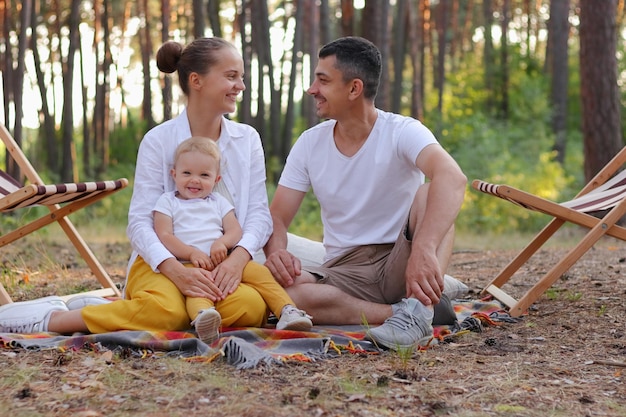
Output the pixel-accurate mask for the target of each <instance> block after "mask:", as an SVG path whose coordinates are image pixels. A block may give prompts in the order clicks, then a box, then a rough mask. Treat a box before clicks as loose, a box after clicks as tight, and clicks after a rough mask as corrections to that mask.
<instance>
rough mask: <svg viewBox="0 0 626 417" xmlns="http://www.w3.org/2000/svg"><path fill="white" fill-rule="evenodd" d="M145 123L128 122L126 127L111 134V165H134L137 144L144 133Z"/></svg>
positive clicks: (137, 148)
mask: <svg viewBox="0 0 626 417" xmlns="http://www.w3.org/2000/svg"><path fill="white" fill-rule="evenodd" d="M146 126H147V125H146V122H145V121H139V122H137V121H132V118H131V121H129V123H128V124H127V125H126V127H120V128H117V129H115V130H114V131H113V132H111V135H110V137H109V146H110V148H111V163H112V164H117V163H120V164H134V163H135V161H136V160H137V151H138V150H139V143H140V142H141V138H143V135H144V133H145V132H146V130H147V129H146Z"/></svg>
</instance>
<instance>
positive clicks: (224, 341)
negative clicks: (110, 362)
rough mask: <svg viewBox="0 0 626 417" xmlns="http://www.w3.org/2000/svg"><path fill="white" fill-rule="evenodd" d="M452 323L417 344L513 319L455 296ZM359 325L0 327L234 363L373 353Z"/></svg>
mask: <svg viewBox="0 0 626 417" xmlns="http://www.w3.org/2000/svg"><path fill="white" fill-rule="evenodd" d="M454 309H455V311H456V314H457V323H456V324H454V325H451V326H435V328H434V332H433V337H432V338H431V340H430V341H429V343H427V344H426V346H420V349H428V348H431V347H432V346H434V345H436V344H437V343H442V342H445V341H446V340H448V339H450V338H453V337H454V338H456V337H460V336H461V335H462V334H463V333H465V332H469V331H474V332H480V331H482V329H483V327H484V326H494V325H500V324H502V323H506V322H513V321H516V320H518V319H512V318H511V317H510V316H509V315H508V314H507V313H506V312H505V311H504V310H503V308H502V305H501V304H499V303H498V302H497V301H490V302H482V301H455V302H454ZM364 337H365V328H364V327H363V326H334V327H323V326H314V327H313V328H312V329H311V331H308V332H297V331H289V330H276V329H272V328H230V329H223V331H222V333H221V337H220V339H219V340H218V341H216V342H215V343H214V344H213V345H211V346H208V345H206V344H205V343H203V342H202V341H200V340H199V339H198V338H197V337H196V335H195V334H194V333H193V332H192V331H189V332H171V331H170V332H168V331H164V332H146V331H119V332H112V333H103V334H75V335H72V336H61V335H58V334H55V333H36V334H28V335H27V334H11V333H0V346H2V347H3V348H5V349H59V350H80V349H90V350H93V351H97V352H98V351H105V350H112V351H113V352H114V353H118V354H120V355H123V356H124V357H128V356H138V357H148V356H177V357H181V358H184V359H185V360H189V361H202V362H210V361H213V360H215V359H217V358H221V357H224V358H225V360H226V362H227V363H229V364H232V365H234V366H236V367H237V368H240V369H245V368H254V367H256V366H259V365H262V364H265V365H272V364H280V363H283V362H286V361H307V362H312V361H316V360H320V359H326V358H330V357H336V356H340V355H344V354H363V355H367V354H379V353H380V352H381V350H380V349H379V348H378V347H377V346H376V345H375V344H373V343H372V342H370V341H367V340H365V339H364Z"/></svg>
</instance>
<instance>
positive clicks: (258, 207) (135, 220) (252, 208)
mask: <svg viewBox="0 0 626 417" xmlns="http://www.w3.org/2000/svg"><path fill="white" fill-rule="evenodd" d="M157 66H158V67H159V69H160V70H161V71H163V72H165V73H173V72H174V71H178V78H179V83H180V87H181V89H182V91H183V93H184V94H185V95H186V96H187V100H188V102H187V108H186V109H185V110H184V111H183V112H182V113H181V114H180V115H179V116H178V117H176V118H175V119H172V120H169V121H166V122H164V123H163V124H161V125H159V126H156V127H155V128H153V129H152V130H150V131H149V132H148V133H146V135H145V136H144V138H143V140H142V142H141V145H140V147H139V153H138V156H137V166H136V171H135V183H134V190H133V197H132V200H131V203H130V209H129V214H128V229H127V233H128V237H129V239H130V242H131V245H132V247H133V254H132V256H131V259H130V262H129V269H128V277H127V282H126V286H125V299H124V300H119V301H115V302H112V303H105V304H101V305H87V306H84V305H85V304H90V303H91V302H92V300H90V299H80V298H79V299H77V300H75V301H74V302H72V303H69V302H68V304H70V305H69V307H70V308H71V309H68V306H67V305H65V303H63V302H62V301H61V300H60V299H59V298H58V297H47V298H44V299H40V300H33V301H27V302H23V303H13V304H10V305H7V306H3V307H0V332H21V333H29V332H38V331H51V332H58V333H72V332H77V331H80V332H85V331H89V332H91V333H104V332H110V331H115V330H184V329H188V328H189V326H190V322H189V317H188V315H187V312H186V309H185V296H190V297H208V298H211V299H212V300H214V301H215V302H216V303H215V306H216V309H217V310H218V311H219V313H220V315H221V317H222V325H223V326H226V327H230V326H260V325H261V324H262V323H263V320H264V317H265V313H266V310H265V303H264V302H263V299H262V298H261V296H260V295H259V293H258V292H256V291H255V290H254V289H252V288H251V287H249V286H246V285H245V284H241V285H240V282H241V275H242V271H243V268H244V267H245V265H246V264H247V263H248V261H249V260H250V259H251V254H254V253H255V252H257V251H258V250H259V249H261V248H262V247H263V245H264V244H265V243H266V241H267V239H268V237H269V235H270V234H271V230H272V220H271V217H270V214H269V209H268V203H267V193H266V188H265V165H264V155H263V148H262V146H261V141H260V138H259V135H258V133H257V132H256V131H255V130H254V129H253V128H252V127H250V126H248V125H245V124H241V123H236V122H233V121H230V120H228V119H226V118H225V117H224V115H225V114H228V113H232V112H234V111H235V109H236V102H237V97H238V96H239V94H240V93H241V92H242V91H243V90H244V89H245V85H244V82H243V76H244V72H243V60H242V58H241V55H240V54H239V53H238V52H237V50H236V49H235V48H234V46H233V45H231V44H230V43H228V42H226V41H224V40H222V39H219V38H200V39H196V40H194V41H193V42H191V43H190V44H189V45H188V46H186V47H185V48H183V47H182V46H181V45H180V44H178V43H175V42H167V43H165V44H163V45H162V46H161V48H160V49H159V51H158V52H157ZM190 136H204V137H209V138H218V139H217V143H218V145H219V147H220V150H221V152H222V155H223V165H222V167H221V171H222V177H223V180H222V181H220V185H221V186H220V187H216V191H217V192H220V193H221V194H222V195H224V196H225V197H226V198H227V199H228V200H230V201H231V202H232V204H233V206H234V207H235V213H236V215H237V218H238V220H239V222H240V223H241V226H242V229H243V237H242V238H241V240H240V241H239V243H238V245H236V246H235V248H234V249H233V250H232V252H231V253H230V255H229V256H228V258H227V259H226V260H225V261H224V262H222V263H221V264H220V265H219V266H218V267H217V268H215V269H214V270H213V271H210V272H209V271H206V270H204V269H201V268H188V267H185V266H184V265H183V264H181V263H180V262H179V261H178V260H176V258H175V257H174V256H173V255H172V254H171V253H170V252H169V251H168V250H167V249H166V248H165V247H164V246H163V244H162V243H161V242H160V240H159V238H158V237H157V235H156V233H155V232H154V227H153V223H152V209H153V207H154V205H155V202H156V200H157V199H158V198H159V196H160V195H161V194H163V192H167V191H173V190H174V189H175V185H174V181H173V179H172V177H171V176H170V175H169V173H170V169H171V168H172V164H173V159H174V151H175V149H176V147H177V146H178V145H179V144H180V143H181V142H182V141H183V140H185V139H187V138H189V137H190ZM83 306H84V308H83ZM74 308H76V309H74Z"/></svg>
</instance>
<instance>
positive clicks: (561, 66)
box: [548, 0, 569, 164]
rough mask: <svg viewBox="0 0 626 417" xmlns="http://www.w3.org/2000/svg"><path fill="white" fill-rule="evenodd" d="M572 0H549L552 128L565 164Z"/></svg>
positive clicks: (557, 158) (559, 159)
mask: <svg viewBox="0 0 626 417" xmlns="http://www.w3.org/2000/svg"><path fill="white" fill-rule="evenodd" d="M568 38H569V0H552V1H551V2H550V20H549V21H548V44H549V45H550V48H549V50H550V51H551V54H550V60H549V62H550V66H549V68H550V85H551V102H552V131H553V132H554V136H555V141H554V150H555V151H556V160H557V161H558V162H559V163H560V164H563V162H564V161H565V151H566V145H567V136H566V133H567V84H568V68H569V65H568V51H567V49H568V45H567V44H568Z"/></svg>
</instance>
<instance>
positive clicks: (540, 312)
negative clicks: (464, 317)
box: [0, 238, 626, 417]
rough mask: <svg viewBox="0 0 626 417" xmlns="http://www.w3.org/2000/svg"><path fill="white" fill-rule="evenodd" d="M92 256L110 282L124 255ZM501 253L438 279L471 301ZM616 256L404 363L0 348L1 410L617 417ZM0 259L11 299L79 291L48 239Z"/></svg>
mask: <svg viewBox="0 0 626 417" xmlns="http://www.w3.org/2000/svg"><path fill="white" fill-rule="evenodd" d="M524 241H525V240H524ZM94 250H95V251H96V253H97V254H98V256H99V258H100V259H101V261H102V262H103V263H104V264H105V265H106V266H107V268H108V269H109V270H110V271H111V272H112V273H113V276H114V277H115V279H116V280H118V281H120V282H121V281H122V280H123V273H124V269H125V266H126V265H125V264H126V256H127V255H128V246H127V244H126V243H125V242H116V243H108V244H107V243H104V242H96V243H95V244H94ZM513 253H514V252H513V251H512V250H510V249H506V250H504V249H503V250H488V249H475V248H472V249H459V250H457V251H456V253H455V254H454V256H453V262H452V263H453V264H452V270H451V273H452V274H453V275H455V276H457V277H458V278H460V279H462V280H463V281H464V282H466V283H467V284H468V285H469V286H470V287H471V288H472V290H473V293H472V294H470V296H471V297H474V298H475V297H476V296H477V294H476V292H477V291H478V290H479V289H480V288H481V287H482V285H484V284H485V283H486V281H487V279H488V278H489V277H491V276H493V275H494V274H495V273H496V272H497V271H498V270H499V269H500V268H501V267H502V266H503V265H504V264H505V263H506V262H507V261H508V260H509V259H510V258H511V256H512V255H513ZM563 254H564V250H563V249H559V248H551V249H549V250H547V251H542V252H541V253H540V254H539V255H538V257H537V259H536V260H535V261H534V262H533V264H532V266H529V267H528V268H526V269H525V270H524V272H523V276H521V277H520V279H519V280H517V281H516V285H512V286H511V287H510V292H512V293H513V294H514V295H519V294H520V293H521V292H522V291H523V290H524V289H525V287H526V285H527V284H525V281H526V280H528V279H531V278H532V277H535V276H537V275H538V274H540V273H541V272H543V271H545V270H546V269H547V268H548V267H549V266H550V265H551V263H552V262H554V261H555V260H556V259H558V258H559V257H561V256H563ZM625 256H626V244H624V243H623V242H615V241H613V240H606V241H603V242H601V244H599V245H597V246H596V248H594V250H592V251H590V252H589V253H588V254H587V255H585V257H584V258H583V259H582V260H581V261H580V262H578V263H577V264H576V265H575V266H574V267H573V268H572V269H571V270H570V271H569V272H568V273H567V274H566V276H564V277H563V279H562V280H560V281H559V282H558V283H557V284H556V285H555V286H554V287H553V289H551V290H550V291H549V292H548V293H546V295H544V296H543V297H542V298H541V299H540V301H539V302H538V303H537V305H536V308H535V309H534V310H533V311H531V312H530V314H529V315H528V316H526V317H525V318H524V320H523V321H522V322H521V323H517V324H508V325H504V326H500V327H490V328H487V329H485V331H484V332H483V333H472V334H467V335H464V336H462V337H460V338H458V339H457V340H455V341H453V342H451V343H448V344H442V345H439V346H436V347H434V348H433V349H431V350H428V351H426V352H421V353H415V354H413V355H411V356H410V357H403V356H402V355H398V354H396V353H390V352H385V353H383V354H381V355H377V356H346V355H344V356H342V357H340V358H337V359H330V360H326V361H319V362H314V363H287V364H285V365H284V366H274V367H272V368H269V369H267V368H259V369H253V370H247V371H238V370H235V369H234V368H233V367H231V366H229V365H227V364H225V363H223V362H221V361H216V362H213V363H190V362H186V361H184V360H182V359H173V358H158V359H157V358H148V359H141V358H136V357H132V356H131V357H121V356H113V355H111V354H110V352H95V351H90V350H83V351H78V352H58V351H42V352H35V351H25V350H21V349H15V350H14V349H11V348H10V347H5V348H4V349H2V350H0V369H1V370H0V410H2V414H3V415H5V414H6V415H18V416H39V415H50V416H67V415H72V416H103V415H111V416H126V415H129V414H133V415H145V416H196V415H198V416H244V415H245V416H252V417H255V416H258V417H261V416H416V415H420V416H435V415H437V416H441V415H454V416H464V417H469V416H542V417H543V416H568V417H569V416H624V415H626V389H625V388H624V376H623V372H624V370H625V369H626V368H625V367H624V366H625V364H626V327H625V325H624V323H626V309H625V308H624V306H623V300H624V298H625V296H626V259H625ZM0 260H1V261H2V264H3V265H4V272H3V273H2V274H1V279H2V280H3V282H4V283H5V285H7V284H8V286H9V287H10V288H11V291H12V293H13V295H16V294H17V297H18V298H22V297H24V298H31V297H32V296H43V295H48V294H56V293H59V292H65V291H69V292H72V291H73V290H75V289H76V288H85V289H87V288H86V287H88V286H89V285H91V280H89V279H86V278H85V277H87V276H88V275H89V274H88V273H87V272H86V270H85V269H84V265H82V264H81V262H80V260H77V259H76V256H75V255H74V254H73V251H72V250H71V249H68V248H67V247H65V246H64V245H59V244H58V243H54V242H51V241H49V240H41V238H33V239H30V240H27V241H26V242H25V244H20V245H11V247H10V249H6V250H5V249H3V251H2V255H1V258H0ZM25 276H28V281H29V283H28V284H26V283H24V280H25ZM59 278H60V279H59ZM62 283H64V284H62Z"/></svg>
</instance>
